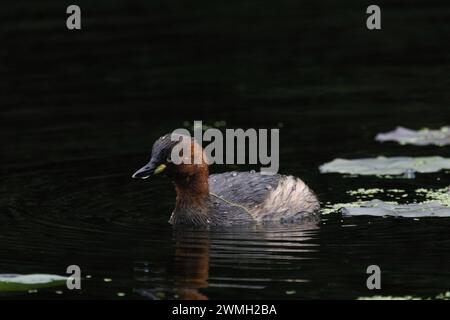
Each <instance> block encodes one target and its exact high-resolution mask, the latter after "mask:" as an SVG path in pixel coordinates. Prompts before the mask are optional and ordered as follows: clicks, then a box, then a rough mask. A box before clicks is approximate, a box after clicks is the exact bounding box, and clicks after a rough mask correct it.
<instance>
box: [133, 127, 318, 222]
mask: <svg viewBox="0 0 450 320" xmlns="http://www.w3.org/2000/svg"><path fill="white" fill-rule="evenodd" d="M180 141H181V140H180ZM189 141H190V144H191V146H190V147H191V149H192V150H195V148H199V145H198V144H197V143H196V142H195V140H194V139H190V140H189ZM178 143H182V142H178V141H172V140H171V137H170V134H167V135H164V136H162V137H160V138H159V139H158V140H157V141H156V142H155V143H154V144H153V148H152V155H151V159H150V162H149V163H148V164H147V165H145V166H144V167H143V168H141V169H139V170H138V171H137V172H135V173H134V174H133V178H140V179H146V178H148V177H150V176H151V175H155V174H159V173H161V172H163V171H164V172H165V173H166V174H167V176H168V177H170V178H171V179H172V181H173V182H174V184H175V191H176V194H177V197H176V205H175V209H174V211H173V213H172V216H171V217H170V220H169V222H170V223H171V224H188V225H204V226H206V225H213V226H219V225H244V224H249V223H263V222H269V221H278V222H292V221H296V220H300V219H303V218H305V217H312V216H315V215H316V213H317V211H318V210H319V208H320V206H319V202H318V200H317V197H316V196H315V194H314V192H313V191H312V190H311V189H310V188H309V187H308V186H307V185H306V184H305V183H304V182H303V181H302V180H301V179H299V178H296V177H293V176H284V175H279V174H274V175H263V174H260V173H256V172H236V171H232V172H226V173H221V174H213V175H211V176H208V164H207V161H206V156H205V155H204V153H203V152H199V153H198V152H197V153H196V152H191V154H192V157H194V156H195V155H196V154H199V155H200V157H201V159H197V160H199V161H190V163H191V164H188V163H186V162H185V163H181V164H175V163H174V162H173V161H172V160H171V153H172V149H173V148H174V147H175V146H176V145H177V144H178ZM200 150H201V149H200ZM192 160H193V159H192Z"/></svg>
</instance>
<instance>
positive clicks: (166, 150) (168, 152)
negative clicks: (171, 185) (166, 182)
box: [132, 133, 208, 180]
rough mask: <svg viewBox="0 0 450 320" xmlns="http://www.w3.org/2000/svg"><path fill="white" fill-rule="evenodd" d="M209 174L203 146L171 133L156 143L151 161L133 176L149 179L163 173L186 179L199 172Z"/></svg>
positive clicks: (191, 139)
mask: <svg viewBox="0 0 450 320" xmlns="http://www.w3.org/2000/svg"><path fill="white" fill-rule="evenodd" d="M205 168H206V173H207V172H208V171H207V170H208V165H207V161H206V156H205V155H204V153H203V150H202V148H201V146H200V145H199V144H198V143H197V142H196V141H195V140H194V138H191V137H190V136H185V135H180V134H175V133H169V134H166V135H164V136H162V137H160V138H159V139H158V140H156V141H155V143H154V144H153V148H152V155H151V157H150V161H149V162H148V163H147V164H146V165H145V166H144V167H142V168H141V169H139V170H138V171H136V172H135V173H134V174H133V176H132V177H133V178H139V179H147V178H148V177H150V176H152V175H157V174H160V173H162V172H164V173H165V174H167V175H168V176H169V177H172V178H174V179H177V180H179V179H186V178H188V177H190V176H192V175H195V174H196V173H198V172H204V171H205Z"/></svg>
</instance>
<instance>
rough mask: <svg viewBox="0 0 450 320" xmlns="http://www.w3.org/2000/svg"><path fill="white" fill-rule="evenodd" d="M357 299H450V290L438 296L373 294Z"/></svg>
mask: <svg viewBox="0 0 450 320" xmlns="http://www.w3.org/2000/svg"><path fill="white" fill-rule="evenodd" d="M357 300H450V291H447V292H444V293H440V294H438V295H437V296H430V297H425V298H421V297H417V296H410V295H408V296H371V297H359V298H357Z"/></svg>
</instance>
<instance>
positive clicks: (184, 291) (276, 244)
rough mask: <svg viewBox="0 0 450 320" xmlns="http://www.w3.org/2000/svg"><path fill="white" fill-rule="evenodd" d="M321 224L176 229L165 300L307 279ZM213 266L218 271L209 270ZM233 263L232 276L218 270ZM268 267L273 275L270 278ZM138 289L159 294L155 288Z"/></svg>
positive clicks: (316, 221)
mask: <svg viewBox="0 0 450 320" xmlns="http://www.w3.org/2000/svg"><path fill="white" fill-rule="evenodd" d="M318 228H319V224H318V220H317V219H314V220H308V221H304V222H302V223H299V224H289V225H288V224H285V225H280V224H278V225H263V226H261V225H260V226H253V227H245V228H226V229H211V230H200V229H193V228H184V227H177V228H175V229H174V233H173V240H174V243H175V250H174V259H173V260H172V263H170V266H169V269H171V271H172V272H171V273H172V275H173V276H172V277H173V278H172V279H173V282H172V285H173V287H172V288H171V289H170V290H168V291H170V292H171V293H172V294H169V295H166V296H165V298H174V299H181V300H205V299H208V296H207V294H206V293H205V289H207V288H213V287H220V288H223V289H226V288H230V289H233V290H236V288H245V289H262V288H264V287H265V286H266V285H269V283H270V282H278V283H279V282H285V283H299V282H304V281H307V280H308V279H304V278H301V279H300V278H298V277H299V276H303V277H305V275H302V274H301V273H300V272H299V270H300V269H301V266H302V263H304V262H303V261H306V260H305V259H310V258H311V255H312V254H313V253H314V252H316V251H317V249H318V244H317V243H316V242H315V241H314V240H315V239H316V233H317V230H318ZM211 267H213V268H214V272H215V274H211V271H210V268H211ZM230 267H231V268H232V269H233V273H232V274H230V272H229V271H228V272H226V273H221V272H220V271H221V270H230ZM277 269H278V270H277ZM268 270H271V271H272V272H271V274H272V275H275V276H272V277H271V278H267V277H266V276H265V275H266V274H267V271H268ZM277 271H279V275H280V276H279V277H277V276H276V275H277ZM286 271H290V275H288V274H287V273H286ZM243 275H245V276H243ZM137 292H138V293H139V294H140V295H142V296H145V297H147V298H156V297H155V295H154V291H149V290H140V291H137ZM150 292H151V293H150Z"/></svg>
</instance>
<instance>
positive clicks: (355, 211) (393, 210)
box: [339, 199, 450, 218]
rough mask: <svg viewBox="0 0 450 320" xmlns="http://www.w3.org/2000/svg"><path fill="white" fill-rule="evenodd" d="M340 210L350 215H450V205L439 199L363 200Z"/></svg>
mask: <svg viewBox="0 0 450 320" xmlns="http://www.w3.org/2000/svg"><path fill="white" fill-rule="evenodd" d="M339 211H340V212H341V213H342V214H343V215H349V216H379V217H383V216H394V217H405V218H419V217H450V207H448V206H445V205H443V204H441V203H440V202H439V201H427V202H423V203H410V204H397V203H393V202H385V201H382V200H378V199H374V200H371V201H366V202H363V203H361V204H360V205H359V206H344V207H342V208H341V209H340V210H339Z"/></svg>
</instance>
